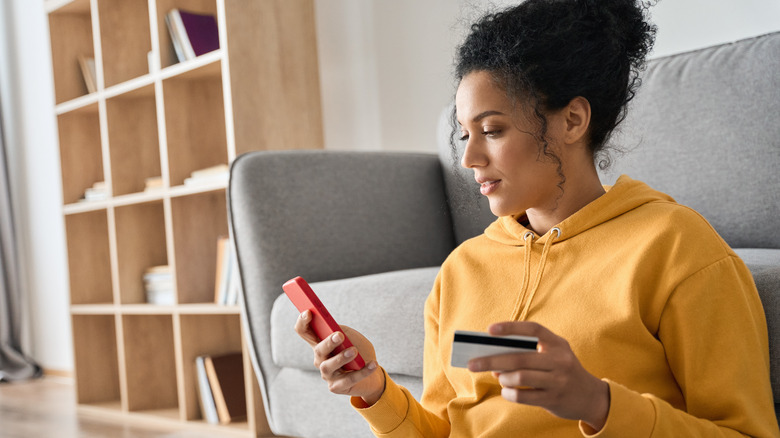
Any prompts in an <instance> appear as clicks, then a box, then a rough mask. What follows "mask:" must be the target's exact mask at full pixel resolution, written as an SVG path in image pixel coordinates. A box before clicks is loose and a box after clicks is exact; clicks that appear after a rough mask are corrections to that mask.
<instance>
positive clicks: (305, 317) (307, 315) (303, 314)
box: [300, 310, 309, 319]
mask: <svg viewBox="0 0 780 438" xmlns="http://www.w3.org/2000/svg"><path fill="white" fill-rule="evenodd" d="M300 317H301V319H309V311H308V310H304V311H303V313H301V314H300Z"/></svg>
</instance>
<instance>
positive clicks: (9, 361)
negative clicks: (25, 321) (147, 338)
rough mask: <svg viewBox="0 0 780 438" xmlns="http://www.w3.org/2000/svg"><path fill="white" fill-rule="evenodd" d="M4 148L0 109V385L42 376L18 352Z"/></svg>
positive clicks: (18, 314)
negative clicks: (0, 383)
mask: <svg viewBox="0 0 780 438" xmlns="http://www.w3.org/2000/svg"><path fill="white" fill-rule="evenodd" d="M0 98H2V96H0ZM5 148H6V144H5V133H4V131H3V113H2V106H0V382H6V381H16V380H24V379H29V378H33V377H39V376H40V375H41V374H42V373H41V368H40V367H39V366H38V365H36V364H35V362H33V361H32V360H31V359H30V358H28V357H27V356H25V354H24V353H23V352H22V348H21V326H22V314H21V297H22V290H21V287H20V283H19V266H18V264H17V261H18V256H17V251H16V239H15V234H14V221H13V214H12V209H11V207H12V206H11V187H10V179H9V175H8V160H7V155H6V149H5Z"/></svg>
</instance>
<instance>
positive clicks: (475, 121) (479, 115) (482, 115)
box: [456, 110, 506, 126]
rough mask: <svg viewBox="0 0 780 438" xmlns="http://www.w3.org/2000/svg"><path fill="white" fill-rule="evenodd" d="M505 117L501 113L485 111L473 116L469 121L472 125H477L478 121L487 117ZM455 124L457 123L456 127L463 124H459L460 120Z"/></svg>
mask: <svg viewBox="0 0 780 438" xmlns="http://www.w3.org/2000/svg"><path fill="white" fill-rule="evenodd" d="M505 115H506V114H504V113H502V112H501V111H496V110H487V111H483V112H481V113H479V114H477V115H476V116H474V118H473V119H471V122H472V123H477V122H479V121H480V120H482V119H484V118H485V117H488V116H505ZM456 122H458V125H460V126H463V123H461V122H460V120H456Z"/></svg>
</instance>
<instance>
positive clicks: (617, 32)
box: [584, 0, 656, 69]
mask: <svg viewBox="0 0 780 438" xmlns="http://www.w3.org/2000/svg"><path fill="white" fill-rule="evenodd" d="M584 3H586V5H587V8H588V11H589V13H591V14H593V15H594V17H593V18H594V19H595V22H597V23H600V24H601V25H602V26H603V31H604V32H605V34H606V35H605V36H606V37H607V38H608V40H609V41H608V42H609V43H610V46H611V47H612V48H615V49H617V50H619V51H620V52H621V53H622V54H625V56H627V57H628V59H629V60H630V61H631V65H632V67H633V68H634V69H641V68H642V67H643V66H644V63H645V59H646V58H647V55H648V54H649V53H650V51H651V50H652V49H653V45H654V44H655V34H656V27H655V26H654V25H652V24H650V21H649V19H648V15H649V12H648V11H649V8H650V7H651V6H654V5H655V2H652V1H637V0H585V2H584Z"/></svg>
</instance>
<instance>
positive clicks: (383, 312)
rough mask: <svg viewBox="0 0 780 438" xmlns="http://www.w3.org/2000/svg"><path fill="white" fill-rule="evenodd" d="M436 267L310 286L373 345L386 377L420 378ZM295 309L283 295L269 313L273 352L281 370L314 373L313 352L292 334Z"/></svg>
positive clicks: (333, 312)
mask: <svg viewBox="0 0 780 438" xmlns="http://www.w3.org/2000/svg"><path fill="white" fill-rule="evenodd" d="M438 272H439V267H438V266H435V267H430V268H418V269H408V270H403V271H394V272H387V273H382V274H374V275H367V276H362V277H355V278H349V279H344V280H331V281H323V282H315V283H311V287H312V289H313V290H314V292H316V293H317V296H318V297H319V298H320V300H321V301H322V303H323V304H324V305H325V307H327V308H328V311H329V312H330V313H331V315H333V318H335V319H336V321H337V322H338V323H339V324H343V325H347V326H349V327H352V328H354V329H356V330H358V331H359V332H360V333H362V334H363V335H364V336H366V337H367V338H368V339H369V340H370V341H371V342H372V343H373V344H374V348H375V350H376V353H377V360H378V362H379V364H380V365H381V366H382V367H384V368H385V370H387V372H388V373H390V374H403V375H408V376H417V377H422V363H423V342H424V333H425V328H424V322H423V314H424V312H423V310H424V306H425V299H426V298H427V297H428V294H429V293H430V291H431V288H432V287H433V283H434V280H435V279H436V274H437V273H438ZM297 317H298V311H297V310H296V309H295V306H293V305H292V303H291V302H290V300H288V299H287V296H285V295H284V294H282V295H281V296H280V297H279V298H277V299H276V301H275V302H274V306H273V310H272V311H271V348H272V354H273V360H274V362H275V363H276V364H277V365H278V366H280V367H292V368H297V369H300V370H314V369H315V368H314V365H313V356H312V351H311V348H310V347H309V346H308V345H307V344H306V343H305V342H304V341H303V340H302V339H301V338H300V337H298V335H297V334H296V333H295V331H294V330H293V326H294V325H295V320H296V318H297Z"/></svg>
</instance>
